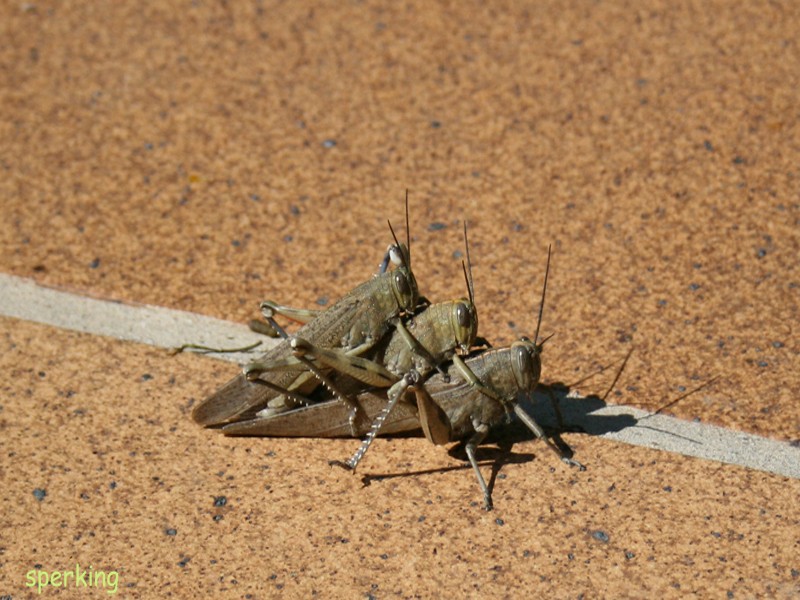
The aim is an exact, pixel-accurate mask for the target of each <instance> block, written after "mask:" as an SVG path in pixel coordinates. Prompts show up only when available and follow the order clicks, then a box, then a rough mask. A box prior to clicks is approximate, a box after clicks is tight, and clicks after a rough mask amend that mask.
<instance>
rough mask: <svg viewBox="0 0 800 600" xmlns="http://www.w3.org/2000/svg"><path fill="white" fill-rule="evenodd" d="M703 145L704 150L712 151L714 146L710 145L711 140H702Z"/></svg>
mask: <svg viewBox="0 0 800 600" xmlns="http://www.w3.org/2000/svg"><path fill="white" fill-rule="evenodd" d="M703 146H705V148H706V150H708V151H709V152H713V151H714V146H712V145H711V142H709V141H708V140H706V141H704V142H703Z"/></svg>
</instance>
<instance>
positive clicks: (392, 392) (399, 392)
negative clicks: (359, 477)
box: [330, 369, 420, 471]
mask: <svg viewBox="0 0 800 600" xmlns="http://www.w3.org/2000/svg"><path fill="white" fill-rule="evenodd" d="M419 379H420V377H419V374H418V373H417V372H416V371H415V370H413V369H412V370H411V371H409V372H408V373H407V374H406V375H405V377H403V378H402V379H401V380H400V381H398V382H397V383H396V384H394V385H393V386H392V387H391V388H390V389H389V391H388V392H387V396H388V399H389V401H388V402H387V404H386V406H385V407H384V408H383V409H382V410H381V412H379V413H378V416H377V417H375V420H374V421H373V422H372V426H371V427H370V429H369V432H367V435H366V437H365V438H364V440H363V441H362V442H361V445H360V446H359V447H358V450H356V452H355V454H353V456H351V457H350V458H348V459H347V460H346V461H344V462H342V461H339V460H333V461H331V462H330V464H331V465H336V466H339V467H343V468H345V469H348V470H350V471H355V470H356V467H357V466H358V463H359V462H361V459H362V458H364V455H365V454H366V453H367V450H369V447H370V446H371V445H372V442H373V441H374V440H375V438H376V437H377V435H378V433H379V432H380V430H381V427H383V423H384V421H386V418H387V417H388V416H389V413H391V412H392V409H393V408H394V407H395V405H396V404H397V401H398V400H399V399H400V398H401V397H402V396H403V394H405V392H406V390H407V389H408V388H409V387H412V386H414V385H416V384H417V382H418V381H419Z"/></svg>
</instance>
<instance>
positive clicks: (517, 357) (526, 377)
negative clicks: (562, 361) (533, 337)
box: [513, 343, 542, 392]
mask: <svg viewBox="0 0 800 600" xmlns="http://www.w3.org/2000/svg"><path fill="white" fill-rule="evenodd" d="M513 348H514V367H513V370H514V378H515V379H516V380H517V385H518V386H519V388H520V389H521V390H525V391H527V392H532V391H533V388H535V387H536V384H537V383H539V377H540V375H541V373H542V363H541V360H540V359H539V354H538V353H537V352H536V350H535V349H534V348H533V346H532V345H530V344H525V343H518V344H515V345H514V346H513Z"/></svg>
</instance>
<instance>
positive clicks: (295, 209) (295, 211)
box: [289, 204, 300, 217]
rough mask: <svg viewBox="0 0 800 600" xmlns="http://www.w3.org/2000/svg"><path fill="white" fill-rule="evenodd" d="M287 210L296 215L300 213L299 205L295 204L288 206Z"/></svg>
mask: <svg viewBox="0 0 800 600" xmlns="http://www.w3.org/2000/svg"><path fill="white" fill-rule="evenodd" d="M289 212H291V213H292V214H293V215H294V216H295V217H296V216H297V215H299V214H300V207H299V206H297V205H295V204H292V205H291V206H290V207H289Z"/></svg>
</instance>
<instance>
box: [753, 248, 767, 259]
mask: <svg viewBox="0 0 800 600" xmlns="http://www.w3.org/2000/svg"><path fill="white" fill-rule="evenodd" d="M766 255H767V249H766V248H759V249H758V252H756V256H758V258H764V257H765V256H766Z"/></svg>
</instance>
